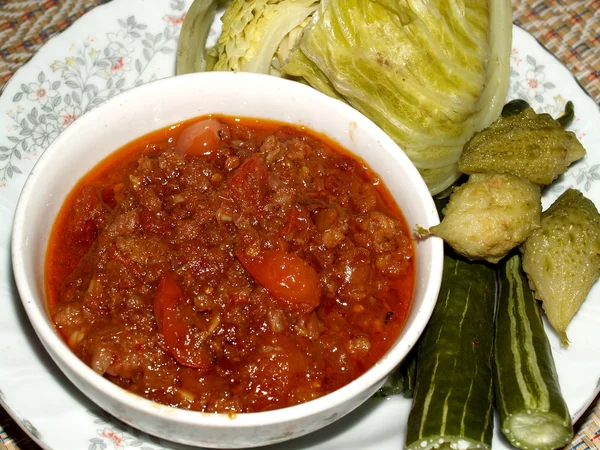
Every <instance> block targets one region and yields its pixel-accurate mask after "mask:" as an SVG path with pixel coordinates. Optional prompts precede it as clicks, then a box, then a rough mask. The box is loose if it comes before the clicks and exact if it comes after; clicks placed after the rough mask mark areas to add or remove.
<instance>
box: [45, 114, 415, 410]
mask: <svg viewBox="0 0 600 450" xmlns="http://www.w3.org/2000/svg"><path fill="white" fill-rule="evenodd" d="M414 272H415V261H414V244H413V242H412V239H411V234H410V230H409V229H408V227H407V224H406V221H405V220H404V218H403V216H402V213H401V211H400V210H399V208H398V206H397V205H396V204H395V202H394V201H393V199H392V198H391V196H390V194H389V192H388V191H387V190H386V188H385V186H383V185H382V183H381V182H380V181H379V178H378V177H377V175H376V174H374V173H373V172H372V171H371V170H370V169H369V168H368V167H367V166H366V164H365V163H364V162H363V161H361V160H359V159H358V158H356V157H354V156H352V155H350V154H349V153H348V152H347V151H345V150H344V149H342V148H340V147H339V146H337V145H336V144H335V143H333V142H332V141H330V140H328V139H327V138H325V137H323V136H321V135H318V134H316V133H313V132H311V131H309V130H307V129H304V128H295V127H291V126H289V125H284V124H281V123H277V122H270V121H264V120H254V119H236V118H230V117H221V116H212V117H201V118H197V119H194V120H191V121H188V122H184V123H180V124H177V125H174V126H172V127H168V128H165V129H162V130H158V131H156V132H153V133H150V134H148V135H146V136H144V137H142V138H140V139H137V140H135V141H133V142H131V143H130V144H128V145H126V146H125V147H123V148H121V149H120V150H118V151H116V152H115V153H114V154H113V155H111V156H110V157H108V158H107V159H105V160H104V161H103V162H101V163H100V164H99V165H98V166H96V167H95V168H94V169H93V170H92V171H91V172H90V173H88V174H87V175H86V176H85V177H84V178H83V179H82V180H81V181H80V182H79V183H78V184H77V185H76V186H75V188H74V189H73V191H72V192H71V194H70V195H69V197H68V198H67V199H66V201H65V203H64V205H63V207H62V209H61V211H60V213H59V215H58V217H57V219H56V222H55V225H54V228H53V230H52V233H51V237H50V241H49V245H48V251H47V256H46V290H47V297H48V309H49V314H50V316H51V318H52V320H53V322H54V323H55V325H56V327H57V329H58V331H59V333H60V334H61V336H62V337H63V338H64V340H65V342H66V343H67V344H68V345H69V347H70V348H71V349H72V350H73V352H74V353H75V354H76V355H77V356H78V357H79V358H80V359H82V360H83V361H84V362H85V363H86V364H88V365H89V366H90V367H92V369H94V370H95V371H96V372H97V373H99V374H101V375H103V376H104V377H106V378H108V379H109V380H111V381H112V382H114V383H116V384H118V385H119V386H122V387H123V388H125V389H128V390H130V391H131V392H134V393H136V394H139V395H141V396H144V397H146V398H148V399H150V400H154V401H157V402H160V403H163V404H166V405H171V406H175V407H180V408H186V409H192V410H198V411H205V412H230V413H243V412H258V411H266V410H272V409H277V408H283V407H287V406H292V405H295V404H298V403H302V402H306V401H309V400H312V399H315V398H318V397H321V396H323V395H326V394H327V393H329V392H332V391H334V390H336V389H338V388H340V387H342V386H344V385H345V384H347V383H349V382H351V381H352V380H354V379H356V378H357V377H359V376H360V375H361V374H362V373H364V372H365V371H366V370H367V369H368V368H369V367H371V366H372V365H373V364H374V363H375V362H376V361H377V360H378V359H379V358H381V356H382V355H383V354H384V353H385V352H386V351H387V350H388V349H389V347H390V346H391V345H392V343H393V342H394V340H395V339H396V338H397V336H398V335H399V333H400V331H401V330H402V327H403V325H404V322H405V320H406V317H407V314H408V311H409V309H410V305H411V300H412V296H413V290H414V276H415V273H414Z"/></svg>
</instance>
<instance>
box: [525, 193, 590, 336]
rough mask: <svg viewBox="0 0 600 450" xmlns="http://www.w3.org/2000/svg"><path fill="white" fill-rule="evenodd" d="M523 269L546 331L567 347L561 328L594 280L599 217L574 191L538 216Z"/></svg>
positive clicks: (584, 198)
mask: <svg viewBox="0 0 600 450" xmlns="http://www.w3.org/2000/svg"><path fill="white" fill-rule="evenodd" d="M523 269H524V270H525V272H526V273H527V277H528V279H529V284H530V286H531V288H532V290H533V291H534V295H535V297H536V298H538V299H539V300H541V301H542V306H543V307H544V311H545V313H546V315H547V316H548V320H549V321H550V324H551V325H552V327H553V328H554V329H555V330H556V332H557V333H558V334H559V336H560V338H561V340H562V343H563V345H565V346H566V345H568V343H569V341H568V339H567V326H568V325H569V322H570V321H571V319H572V318H573V316H574V315H575V313H576V312H577V311H578V310H579V308H580V307H581V304H582V303H583V302H584V300H585V298H586V296H587V294H588V292H589V290H590V289H591V287H592V285H593V284H594V283H595V281H596V280H597V279H598V277H600V214H598V210H597V209H596V207H595V206H594V204H593V203H592V201H591V200H589V199H587V198H586V197H584V196H583V194H582V193H581V192H579V191H577V190H576V189H568V190H566V191H565V192H564V193H563V194H562V195H561V196H560V197H559V198H558V199H557V200H556V201H555V202H554V203H553V204H552V206H550V208H548V209H547V210H546V211H544V213H543V214H542V221H541V227H540V228H539V229H538V230H536V231H534V232H533V233H532V234H531V236H530V237H529V239H527V241H526V242H525V244H524V245H523Z"/></svg>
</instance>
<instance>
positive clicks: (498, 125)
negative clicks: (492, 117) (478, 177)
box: [458, 108, 585, 185]
mask: <svg viewBox="0 0 600 450" xmlns="http://www.w3.org/2000/svg"><path fill="white" fill-rule="evenodd" d="M584 156H585V148H583V146H582V145H581V143H580V142H579V141H578V140H577V137H576V136H575V134H574V133H573V132H571V131H566V130H565V129H564V128H563V127H562V125H561V123H560V122H558V121H557V120H554V119H553V118H552V117H551V116H550V115H549V114H536V113H535V111H534V110H533V109H531V108H528V109H526V110H524V111H523V112H521V113H520V114H516V115H510V116H507V117H501V118H500V119H498V120H497V121H496V122H494V123H493V124H492V125H490V126H489V127H488V128H486V129H484V130H482V131H480V132H479V133H476V134H475V135H474V136H473V137H472V138H471V139H470V140H469V142H467V143H466V144H465V147H464V149H463V152H462V154H461V156H460V159H459V161H458V168H459V170H460V171H461V172H463V173H467V174H473V173H489V172H498V173H499V172H506V173H512V174H514V175H517V176H521V177H524V178H527V179H528V180H530V181H531V182H533V183H537V184H542V185H546V184H550V183H552V181H554V180H555V179H556V178H557V177H558V176H559V175H561V174H562V173H564V172H565V171H566V170H567V168H568V167H569V165H570V164H572V163H573V162H575V161H577V160H578V159H581V158H583V157H584Z"/></svg>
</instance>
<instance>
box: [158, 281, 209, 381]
mask: <svg viewBox="0 0 600 450" xmlns="http://www.w3.org/2000/svg"><path fill="white" fill-rule="evenodd" d="M182 299H183V291H182V290H181V288H180V287H179V285H177V283H176V282H175V279H174V278H173V276H172V275H171V274H167V275H166V276H164V277H163V278H162V279H161V280H160V282H159V284H158V290H157V292H156V296H155V297H154V316H155V317H156V325H157V327H158V331H159V332H160V333H162V335H163V336H164V338H165V344H166V346H167V349H168V350H169V352H170V353H171V354H172V355H173V357H174V358H175V359H176V360H177V362H179V363H180V364H183V365H184V366H188V367H193V368H195V369H200V370H203V371H205V370H208V369H209V368H210V367H211V365H212V361H211V357H210V352H209V350H208V349H207V348H206V347H205V346H204V345H203V344H204V342H203V341H202V340H200V339H198V338H197V337H196V336H195V335H194V333H193V332H192V330H191V328H190V326H189V325H188V324H187V323H186V322H185V321H184V320H183V317H184V314H183V313H182V311H181V309H180V303H181V300H182Z"/></svg>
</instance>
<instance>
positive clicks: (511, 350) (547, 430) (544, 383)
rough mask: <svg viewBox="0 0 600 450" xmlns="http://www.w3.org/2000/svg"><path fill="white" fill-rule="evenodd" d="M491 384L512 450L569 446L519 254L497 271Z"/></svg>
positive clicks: (565, 414)
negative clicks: (497, 285) (492, 377)
mask: <svg viewBox="0 0 600 450" xmlns="http://www.w3.org/2000/svg"><path fill="white" fill-rule="evenodd" d="M494 378H495V380H494V382H495V391H496V392H495V395H496V405H497V409H498V412H499V416H500V425H501V429H502V432H503V433H504V435H505V436H506V438H507V439H508V440H509V442H510V443H511V444H512V445H513V446H515V447H518V448H522V449H537V450H549V449H555V448H559V447H563V446H565V445H567V444H568V443H569V442H571V439H572V436H573V426H572V424H571V416H570V414H569V410H568V408H567V405H566V404H565V401H564V399H563V397H562V395H561V391H560V386H559V383H558V376H557V374H556V368H555V366H554V359H553V357H552V350H551V348H550V343H549V342H548V338H547V336H546V332H545V330H544V325H543V323H542V316H541V312H540V305H539V304H538V302H537V301H536V300H534V298H533V295H532V293H531V290H530V289H529V286H528V283H527V279H526V278H525V275H524V274H523V272H522V270H521V257H520V255H519V254H518V253H515V254H514V255H512V256H510V257H509V258H507V259H506V260H505V261H504V262H503V263H502V265H501V267H500V269H499V291H498V305H497V308H496V336H495V353H494Z"/></svg>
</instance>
